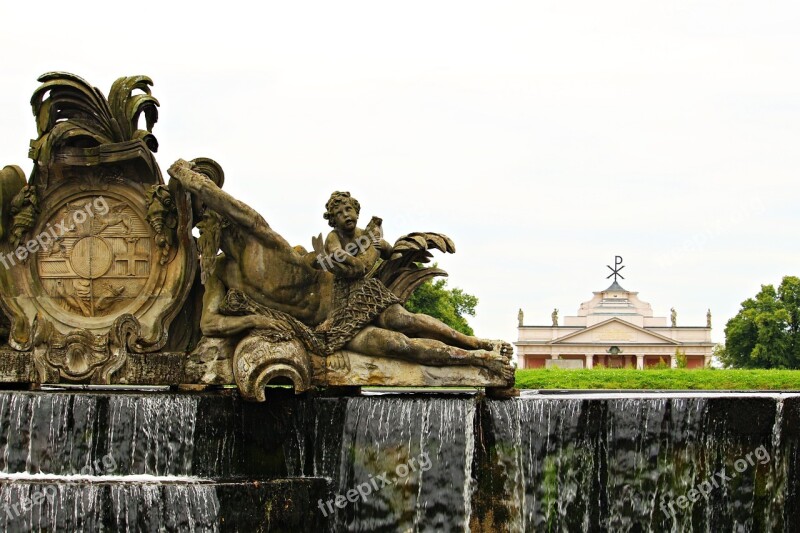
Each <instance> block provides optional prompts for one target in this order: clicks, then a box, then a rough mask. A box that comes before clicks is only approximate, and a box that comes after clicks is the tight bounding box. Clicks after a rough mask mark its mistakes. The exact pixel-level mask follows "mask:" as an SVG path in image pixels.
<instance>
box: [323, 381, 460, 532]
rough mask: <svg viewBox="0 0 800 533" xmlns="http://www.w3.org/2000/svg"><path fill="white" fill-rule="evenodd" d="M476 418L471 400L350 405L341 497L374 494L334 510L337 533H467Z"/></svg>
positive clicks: (354, 401) (355, 401) (377, 400)
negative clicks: (401, 532)
mask: <svg viewBox="0 0 800 533" xmlns="http://www.w3.org/2000/svg"><path fill="white" fill-rule="evenodd" d="M474 419H475V400H474V399H473V398H433V397H424V398H420V397H361V398H351V399H349V401H348V404H347V412H346V416H345V425H344V430H343V440H342V448H341V454H342V455H341V460H340V471H339V475H338V494H339V495H345V496H346V495H347V494H348V491H351V490H353V489H355V490H356V491H358V490H359V489H361V491H362V493H366V492H367V491H369V494H367V495H366V496H364V497H361V496H360V495H359V496H358V497H354V498H352V499H354V500H355V501H346V505H341V507H338V508H336V509H335V511H336V515H335V530H336V531H469V522H470V518H471V517H470V513H471V502H470V500H471V496H472V490H473V486H472V475H471V468H472V461H473V453H474V447H475V443H474V434H473V431H474ZM351 494H353V493H351ZM334 497H335V495H334ZM344 503H345V502H342V501H341V500H340V504H344Z"/></svg>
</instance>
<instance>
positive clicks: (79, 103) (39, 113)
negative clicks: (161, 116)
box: [31, 72, 159, 161]
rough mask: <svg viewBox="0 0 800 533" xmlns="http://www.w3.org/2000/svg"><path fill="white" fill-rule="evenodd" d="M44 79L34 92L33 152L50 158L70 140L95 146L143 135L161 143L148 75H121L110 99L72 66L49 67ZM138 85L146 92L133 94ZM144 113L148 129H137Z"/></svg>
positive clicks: (155, 144) (155, 145)
mask: <svg viewBox="0 0 800 533" xmlns="http://www.w3.org/2000/svg"><path fill="white" fill-rule="evenodd" d="M39 81H40V82H41V83H42V85H40V86H39V88H38V89H36V91H35V92H34V93H33V96H32V97H31V107H32V108H33V114H34V116H35V117H36V127H37V130H38V132H39V139H38V140H37V141H35V143H34V144H33V152H34V153H33V154H32V155H33V156H36V157H35V158H36V159H37V160H40V161H42V160H47V159H48V158H49V156H50V153H51V152H52V150H53V148H54V147H56V146H59V145H62V144H65V143H67V142H72V143H75V144H78V143H79V142H80V144H81V145H83V146H86V145H88V146H96V145H100V144H107V143H109V144H110V143H119V142H125V141H132V140H136V139H141V140H143V141H144V142H145V143H146V144H147V147H148V148H150V150H151V151H153V152H155V151H156V150H157V149H158V142H157V141H156V139H155V137H154V136H153V135H152V133H150V132H151V130H152V128H153V125H154V124H155V122H156V121H157V120H158V109H157V107H158V105H159V104H158V100H156V99H155V98H153V97H152V96H151V95H150V85H152V83H153V82H152V80H150V78H148V77H147V76H129V77H123V78H119V79H118V80H117V81H115V82H114V84H113V85H112V87H111V92H110V96H109V98H110V99H108V100H107V99H106V97H105V96H104V95H103V93H102V92H101V91H100V90H99V89H97V88H96V87H92V86H91V85H89V83H87V82H86V80H84V79H83V78H81V77H79V76H75V75H74V74H69V73H67V72H49V73H47V74H44V75H43V76H41V77H40V78H39ZM136 90H139V91H142V93H143V94H139V93H137V94H133V91H136ZM142 113H144V114H145V119H146V123H147V131H145V130H140V129H137V125H138V121H139V117H140V115H141V114H142Z"/></svg>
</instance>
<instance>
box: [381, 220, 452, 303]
mask: <svg viewBox="0 0 800 533" xmlns="http://www.w3.org/2000/svg"><path fill="white" fill-rule="evenodd" d="M429 250H439V251H441V252H444V253H455V251H456V245H455V244H454V243H453V241H452V240H451V239H450V238H449V237H448V236H447V235H443V234H441V233H427V232H415V233H410V234H408V235H404V236H403V237H400V238H399V239H397V242H396V243H395V245H394V248H393V250H392V252H393V253H392V256H391V257H390V258H389V259H388V260H387V261H384V262H383V263H381V265H380V266H379V267H378V268H377V270H376V271H375V273H374V274H373V277H375V278H378V279H379V280H381V281H382V282H383V284H384V285H386V287H387V288H388V289H389V290H390V291H392V292H393V293H394V294H395V295H396V296H397V297H398V298H400V299H401V300H402V301H404V302H405V301H406V300H407V299H408V298H409V297H410V296H411V294H413V292H414V291H415V290H416V289H417V287H419V286H420V285H422V284H423V283H425V282H426V281H428V280H430V279H433V278H435V277H437V276H447V272H445V271H444V270H442V269H440V268H432V267H424V266H421V265H423V264H425V263H429V262H430V260H431V258H432V257H433V255H432V254H431V253H430V251H429Z"/></svg>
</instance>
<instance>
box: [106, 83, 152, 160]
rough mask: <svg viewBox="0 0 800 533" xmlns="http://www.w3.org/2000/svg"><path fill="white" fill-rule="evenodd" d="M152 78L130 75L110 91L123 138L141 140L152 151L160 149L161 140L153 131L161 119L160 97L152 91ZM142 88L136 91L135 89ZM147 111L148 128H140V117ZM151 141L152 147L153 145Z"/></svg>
mask: <svg viewBox="0 0 800 533" xmlns="http://www.w3.org/2000/svg"><path fill="white" fill-rule="evenodd" d="M151 85H153V80H151V79H150V78H149V77H147V76H127V77H123V78H119V79H117V81H115V82H114V84H113V85H112V86H111V91H110V92H109V93H108V101H109V104H110V107H111V112H112V114H113V115H114V118H115V119H116V120H117V122H118V123H119V125H120V129H121V131H122V135H123V137H124V139H123V140H131V139H142V140H144V141H145V143H147V146H148V148H150V150H152V151H153V152H155V151H157V150H158V142H157V141H156V138H155V137H154V136H153V134H152V133H151V132H152V131H153V126H154V125H155V123H156V122H158V106H159V103H158V100H156V99H155V98H154V97H153V96H152V95H151V94H150V86H151ZM136 90H139V91H142V93H140V94H133V91H136ZM142 113H144V118H145V127H146V128H147V130H141V129H139V128H138V126H139V117H140V116H141V114H142ZM151 143H152V146H151Z"/></svg>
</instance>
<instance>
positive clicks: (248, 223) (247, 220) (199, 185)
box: [167, 159, 291, 247]
mask: <svg viewBox="0 0 800 533" xmlns="http://www.w3.org/2000/svg"><path fill="white" fill-rule="evenodd" d="M167 172H168V173H169V175H170V176H172V177H173V178H175V179H176V180H178V181H179V182H181V184H182V185H183V186H184V187H186V189H187V190H189V191H190V192H191V193H192V194H195V195H197V196H198V197H199V198H200V200H201V201H202V202H203V203H204V204H205V205H206V206H208V207H209V208H211V209H213V210H214V211H216V212H217V213H219V214H220V215H222V216H224V217H226V218H227V219H228V220H230V221H231V222H233V223H234V224H237V225H238V226H240V227H243V228H246V229H247V231H248V233H251V234H252V235H255V236H256V237H258V238H260V239H261V240H262V241H264V242H265V244H268V245H270V246H274V245H276V244H280V245H285V246H287V247H291V246H290V245H289V243H288V242H286V240H285V239H284V238H283V237H281V236H280V235H278V234H277V233H275V232H274V231H272V228H270V227H269V224H267V221H266V220H264V217H262V216H261V215H260V214H259V213H258V212H257V211H256V210H255V209H253V208H252V207H250V206H249V205H247V204H246V203H244V202H242V201H240V200H237V199H236V198H234V197H233V196H231V195H230V194H228V193H227V192H225V191H223V190H222V189H220V188H219V187H218V186H217V184H216V183H214V182H213V181H211V180H210V179H209V178H208V177H207V176H205V175H203V174H201V173H199V172H196V171H194V170H192V164H191V163H189V162H188V161H184V160H183V159H178V160H177V161H175V163H173V164H172V166H171V167H169V170H168V171H167Z"/></svg>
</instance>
